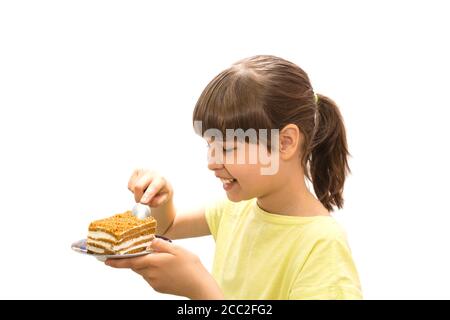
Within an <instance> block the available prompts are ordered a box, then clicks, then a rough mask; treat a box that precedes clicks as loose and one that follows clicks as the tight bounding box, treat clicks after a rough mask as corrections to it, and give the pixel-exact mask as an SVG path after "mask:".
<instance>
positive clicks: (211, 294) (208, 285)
mask: <svg viewBox="0 0 450 320" xmlns="http://www.w3.org/2000/svg"><path fill="white" fill-rule="evenodd" d="M197 283H198V285H197V286H196V288H195V289H194V290H193V291H192V293H191V294H190V295H189V296H188V298H189V299H192V300H223V299H224V296H223V293H222V291H221V290H220V288H219V286H218V284H217V282H216V280H214V278H213V277H212V275H211V274H210V273H209V272H208V271H207V270H206V269H205V270H204V271H203V272H202V273H201V274H200V275H199V280H198V282H197Z"/></svg>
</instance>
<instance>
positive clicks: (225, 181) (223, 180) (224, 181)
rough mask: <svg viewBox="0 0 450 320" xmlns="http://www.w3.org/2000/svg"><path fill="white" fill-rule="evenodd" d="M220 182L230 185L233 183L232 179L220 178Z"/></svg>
mask: <svg viewBox="0 0 450 320" xmlns="http://www.w3.org/2000/svg"><path fill="white" fill-rule="evenodd" d="M220 181H222V183H232V182H233V181H234V179H222V178H220Z"/></svg>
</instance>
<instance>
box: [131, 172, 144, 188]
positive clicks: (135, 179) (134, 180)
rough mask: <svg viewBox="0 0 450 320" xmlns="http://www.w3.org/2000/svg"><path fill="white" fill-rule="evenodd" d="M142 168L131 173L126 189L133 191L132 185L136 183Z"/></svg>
mask: <svg viewBox="0 0 450 320" xmlns="http://www.w3.org/2000/svg"><path fill="white" fill-rule="evenodd" d="M143 171H144V170H143V169H136V170H134V171H133V173H132V174H131V177H130V179H129V180H128V190H130V191H131V192H133V193H134V185H135V184H136V182H137V180H138V178H139V177H140V176H141V175H142V173H143Z"/></svg>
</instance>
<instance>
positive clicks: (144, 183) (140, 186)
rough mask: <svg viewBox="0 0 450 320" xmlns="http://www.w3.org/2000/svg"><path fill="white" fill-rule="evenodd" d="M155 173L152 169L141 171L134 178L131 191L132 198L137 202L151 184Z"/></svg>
mask: <svg viewBox="0 0 450 320" xmlns="http://www.w3.org/2000/svg"><path fill="white" fill-rule="evenodd" d="M155 176H156V174H155V173H154V172H152V171H143V172H141V173H140V175H139V176H138V177H136V179H135V183H134V188H133V193H134V200H135V201H136V202H139V201H140V200H141V198H142V196H143V195H144V192H145V190H146V189H147V188H148V187H149V186H150V185H151V183H152V182H153V180H154V179H155Z"/></svg>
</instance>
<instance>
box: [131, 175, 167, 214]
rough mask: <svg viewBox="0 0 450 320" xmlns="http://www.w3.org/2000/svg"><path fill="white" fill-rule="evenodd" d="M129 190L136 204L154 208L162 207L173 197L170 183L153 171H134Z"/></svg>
mask: <svg viewBox="0 0 450 320" xmlns="http://www.w3.org/2000/svg"><path fill="white" fill-rule="evenodd" d="M128 189H129V190H130V191H131V192H133V193H134V199H135V201H136V203H138V202H140V203H142V204H146V205H148V206H150V207H152V208H157V207H161V206H162V205H164V204H166V203H167V202H169V201H171V200H172V197H173V189H172V186H171V185H170V183H169V182H168V181H167V180H166V179H165V178H164V177H162V176H160V175H159V174H158V173H157V172H155V171H151V170H145V169H136V170H134V172H133V174H132V175H131V177H130V180H129V181H128Z"/></svg>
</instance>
